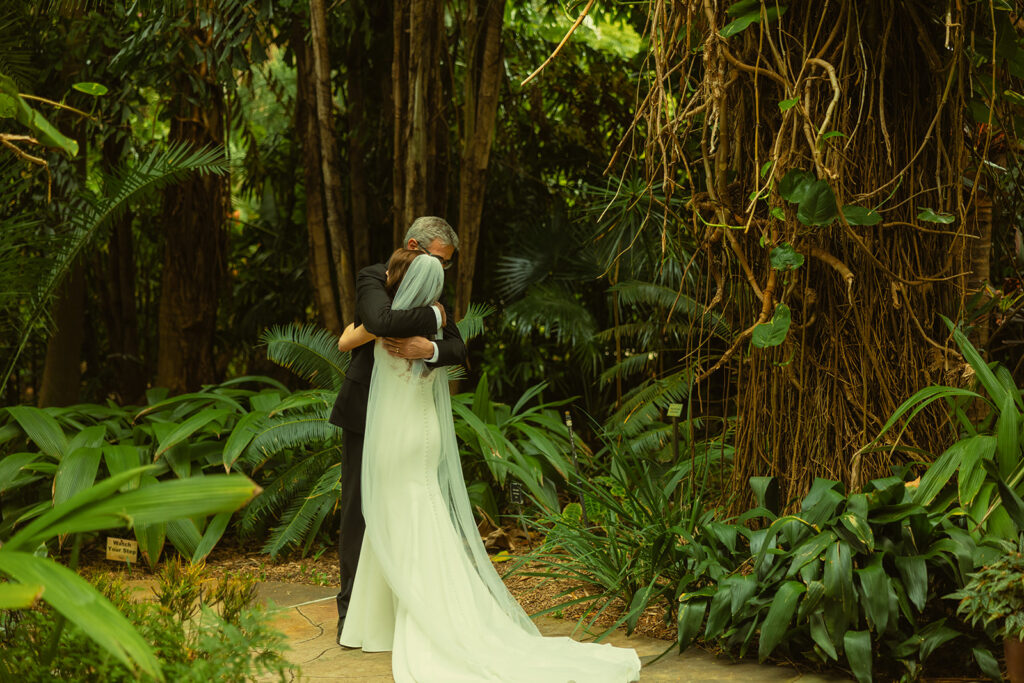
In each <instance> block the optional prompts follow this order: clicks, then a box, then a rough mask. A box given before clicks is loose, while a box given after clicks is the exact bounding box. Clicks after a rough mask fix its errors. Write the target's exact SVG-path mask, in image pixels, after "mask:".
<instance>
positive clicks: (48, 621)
mask: <svg viewBox="0 0 1024 683" xmlns="http://www.w3.org/2000/svg"><path fill="white" fill-rule="evenodd" d="M94 581H95V584H96V588H97V590H98V591H99V592H100V593H101V594H102V595H103V597H104V598H106V599H107V600H109V601H110V604H112V605H113V606H114V607H115V608H116V609H117V610H118V611H119V612H120V613H122V614H123V615H124V616H125V618H126V619H127V620H128V621H129V622H130V623H131V625H132V626H133V627H134V628H135V630H136V631H138V633H139V635H140V636H141V637H142V638H143V640H145V642H146V643H148V644H149V645H150V646H151V647H152V649H153V652H154V654H155V656H156V659H157V662H158V665H159V670H160V674H161V675H162V676H163V677H164V678H165V679H167V680H174V681H197V682H198V681H211V680H229V681H241V680H251V679H253V678H257V677H258V678H260V679H261V680H263V679H265V678H266V677H267V676H268V675H269V676H273V680H281V681H284V680H289V676H288V674H292V675H294V674H295V673H296V672H295V671H294V668H295V667H294V666H292V665H290V664H289V663H288V662H287V661H286V660H285V659H284V657H283V656H282V654H281V652H282V650H284V649H285V648H286V647H287V646H286V644H285V639H284V636H283V635H282V634H281V633H279V632H277V631H276V630H275V629H274V628H273V626H272V625H271V614H270V612H269V610H268V609H267V608H266V607H263V606H262V605H260V604H259V603H258V602H257V601H256V590H255V583H254V580H253V579H252V578H242V577H234V576H222V577H219V578H217V579H213V578H212V577H210V576H208V572H206V571H205V568H204V566H203V565H202V563H200V564H197V565H187V566H186V567H184V568H182V567H180V566H179V565H178V564H177V563H174V562H168V563H166V564H165V565H164V569H163V570H162V571H160V572H159V573H158V574H157V576H156V586H155V587H154V591H155V593H156V596H157V599H156V600H155V601H154V600H139V599H138V596H137V594H133V593H134V591H132V590H131V589H130V588H129V587H127V586H126V585H124V583H122V582H121V580H120V579H117V578H111V577H109V576H107V575H102V574H101V575H98V576H97V577H96V578H95V579H94ZM60 618H61V617H60V615H59V614H58V613H56V612H55V611H53V610H52V609H48V608H46V607H45V606H38V607H36V608H35V609H31V610H21V611H6V612H0V646H2V647H3V650H4V657H3V659H2V660H0V675H2V676H4V677H5V680H7V678H10V679H11V680H14V679H18V680H24V681H40V682H41V681H49V680H54V679H59V680H87V679H88V680H102V681H136V680H138V678H139V675H138V672H136V671H133V670H131V669H130V668H129V667H126V666H125V665H124V664H123V663H122V662H121V661H119V660H118V659H116V658H113V657H111V656H110V655H109V654H108V652H107V651H106V650H104V649H102V648H100V647H99V646H98V645H97V644H96V642H95V641H94V640H92V639H91V638H90V637H89V634H88V633H87V632H85V631H83V630H82V629H77V628H74V629H71V628H64V629H59V628H58V623H59V620H60ZM39 643H49V644H51V645H53V646H54V647H50V648H48V647H38V645H37V644H39ZM268 680H269V679H268Z"/></svg>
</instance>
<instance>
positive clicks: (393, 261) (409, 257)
mask: <svg viewBox="0 0 1024 683" xmlns="http://www.w3.org/2000/svg"><path fill="white" fill-rule="evenodd" d="M421 253H422V252H420V251H417V250H415V249H405V248H401V249H395V252H394V253H393V254H391V258H389V259H388V277H387V280H385V281H384V291H386V292H387V293H388V296H390V297H392V298H394V296H395V292H396V291H398V285H400V284H402V278H403V277H405V271H407V270H409V264H411V263H412V261H413V259H415V258H416V257H417V256H419V255H420V254H421Z"/></svg>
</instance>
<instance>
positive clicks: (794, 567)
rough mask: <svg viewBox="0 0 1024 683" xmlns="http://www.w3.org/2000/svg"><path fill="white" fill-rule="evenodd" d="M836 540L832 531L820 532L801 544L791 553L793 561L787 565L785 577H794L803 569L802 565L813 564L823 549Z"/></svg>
mask: <svg viewBox="0 0 1024 683" xmlns="http://www.w3.org/2000/svg"><path fill="white" fill-rule="evenodd" d="M835 540H836V535H835V533H833V532H832V531H828V530H826V531H822V532H821V533H820V534H817V535H816V536H811V537H810V538H808V539H807V540H806V541H804V542H803V543H801V544H800V545H799V546H797V548H796V549H795V550H794V551H793V560H792V562H791V564H790V565H789V571H787V572H786V577H787V578H789V577H792V576H795V575H796V573H797V572H799V571H800V570H801V569H803V567H804V565H806V564H807V563H808V562H813V561H814V560H816V559H818V556H820V555H821V554H822V553H823V552H825V549H826V548H828V547H829V545H831V544H832V543H833V542H834V541H835Z"/></svg>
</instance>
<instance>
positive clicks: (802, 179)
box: [779, 168, 817, 204]
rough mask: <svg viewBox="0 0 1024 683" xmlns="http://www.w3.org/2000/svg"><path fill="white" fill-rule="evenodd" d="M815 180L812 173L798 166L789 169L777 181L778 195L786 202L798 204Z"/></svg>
mask: <svg viewBox="0 0 1024 683" xmlns="http://www.w3.org/2000/svg"><path fill="white" fill-rule="evenodd" d="M816 180H817V178H815V177H814V174H812V173H808V172H807V171H803V170H801V169H799V168H793V169H790V170H789V172H787V173H786V175H785V176H783V177H782V180H780V181H779V196H781V197H782V198H783V199H785V200H786V201H788V202H793V203H794V204H799V203H800V202H801V201H803V199H804V197H806V196H807V192H808V191H809V190H810V188H811V186H812V185H814V183H815V181H816Z"/></svg>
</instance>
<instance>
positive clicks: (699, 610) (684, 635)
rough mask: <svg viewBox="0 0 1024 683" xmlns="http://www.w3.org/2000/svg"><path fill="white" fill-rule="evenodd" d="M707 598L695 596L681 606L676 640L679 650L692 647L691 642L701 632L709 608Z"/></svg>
mask: <svg viewBox="0 0 1024 683" xmlns="http://www.w3.org/2000/svg"><path fill="white" fill-rule="evenodd" d="M707 607H708V600H707V598H699V599H698V598H695V599H693V600H687V601H685V602H684V603H682V604H681V605H680V606H679V622H678V627H679V628H678V630H677V631H676V642H677V643H678V644H679V652H680V653H682V652H683V650H685V649H686V648H688V647H690V643H692V642H693V639H694V638H695V637H697V634H698V633H699V632H700V626H701V623H702V622H703V621H704V612H705V611H706V610H707Z"/></svg>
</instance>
